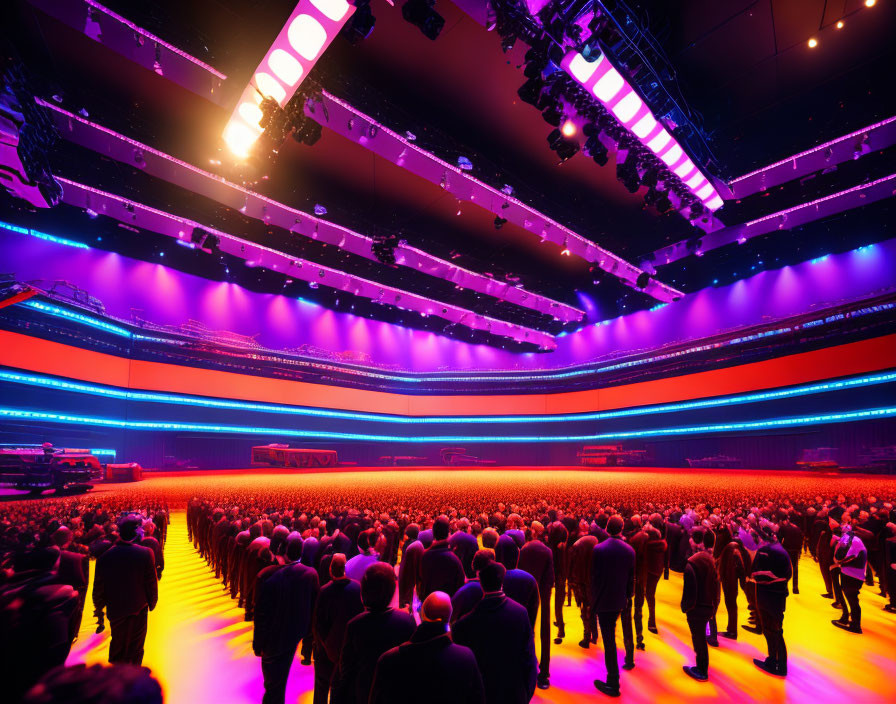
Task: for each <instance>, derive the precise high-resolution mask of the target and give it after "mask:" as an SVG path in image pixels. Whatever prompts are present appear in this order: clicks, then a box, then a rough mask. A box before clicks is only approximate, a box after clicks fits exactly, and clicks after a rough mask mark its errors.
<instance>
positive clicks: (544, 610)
mask: <svg viewBox="0 0 896 704" xmlns="http://www.w3.org/2000/svg"><path fill="white" fill-rule="evenodd" d="M551 591H552V590H551V589H548V590H547V593H541V594H540V596H541V604H540V606H539V608H540V610H541V624H540V625H539V631H540V635H541V651H540V653H539V654H540V656H541V659H540V661H539V663H538V674H539V675H541V676H542V677H548V676H550V674H551V616H550V614H551Z"/></svg>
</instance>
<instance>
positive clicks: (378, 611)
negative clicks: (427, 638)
mask: <svg viewBox="0 0 896 704" xmlns="http://www.w3.org/2000/svg"><path fill="white" fill-rule="evenodd" d="M352 559H355V558H352ZM397 583H398V580H397V578H396V576H395V569H394V568H393V567H392V566H391V565H389V564H388V563H386V562H377V563H374V564H372V565H370V566H369V567H368V568H367V570H366V571H365V572H364V576H363V577H361V601H362V602H363V604H364V609H365V610H364V612H363V613H360V614H358V615H357V616H355V617H354V618H353V619H352V620H351V621H349V622H348V624H347V625H346V627H345V640H344V642H343V645H342V652H341V654H340V656H339V664H338V666H337V668H336V673H335V675H334V676H333V686H332V690H331V692H330V704H367V700H368V698H369V697H370V687H371V685H372V684H373V672H374V670H375V669H376V662H377V660H378V659H379V657H380V655H382V654H383V653H385V652H386V651H387V650H389V649H390V648H394V647H395V646H397V645H401V644H402V643H404V642H405V641H407V640H408V639H409V638H410V637H411V636H412V635H413V633H414V629H415V628H416V624H415V623H414V619H413V617H412V616H411V615H410V614H408V613H407V612H406V611H399V610H397V609H393V608H391V607H390V604H391V603H392V597H393V596H394V595H395V588H396V586H397Z"/></svg>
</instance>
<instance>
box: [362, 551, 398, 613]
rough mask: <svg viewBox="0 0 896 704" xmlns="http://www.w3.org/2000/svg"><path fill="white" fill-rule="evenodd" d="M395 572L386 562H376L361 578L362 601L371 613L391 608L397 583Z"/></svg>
mask: <svg viewBox="0 0 896 704" xmlns="http://www.w3.org/2000/svg"><path fill="white" fill-rule="evenodd" d="M397 581H398V580H397V578H396V577H395V570H394V569H393V568H392V566H391V565H389V564H388V563H386V562H374V563H373V564H372V565H370V566H369V567H368V568H367V569H366V570H365V571H364V576H363V577H361V601H362V602H363V603H364V606H366V607H367V608H368V609H370V610H371V611H383V610H385V609H387V608H388V607H389V603H390V602H391V601H392V596H393V595H394V594H395V585H396V583H397Z"/></svg>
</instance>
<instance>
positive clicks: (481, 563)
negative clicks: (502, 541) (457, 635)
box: [451, 548, 495, 626]
mask: <svg viewBox="0 0 896 704" xmlns="http://www.w3.org/2000/svg"><path fill="white" fill-rule="evenodd" d="M494 561H495V553H494V551H493V550H488V549H486V548H483V549H482V550H477V551H476V554H475V555H473V563H472V565H473V569H474V570H475V573H476V576H475V577H473V578H471V579H468V580H467V583H466V584H464V586H462V587H461V588H460V589H458V590H457V592H456V593H455V594H454V596H453V597H451V625H452V626H453V625H454V622H455V621H457V620H458V619H459V618H462V617H463V616H466V615H467V614H468V613H470V612H471V611H472V610H473V609H474V608H476V604H478V603H479V602H480V601H482V585H481V584H480V583H479V570H481V569H482V568H483V567H485V566H486V565H487V564H488V563H489V562H494Z"/></svg>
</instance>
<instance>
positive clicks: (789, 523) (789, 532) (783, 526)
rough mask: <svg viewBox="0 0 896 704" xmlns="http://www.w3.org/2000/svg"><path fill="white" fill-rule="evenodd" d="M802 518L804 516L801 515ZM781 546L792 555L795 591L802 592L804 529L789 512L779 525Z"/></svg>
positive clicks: (796, 592)
mask: <svg viewBox="0 0 896 704" xmlns="http://www.w3.org/2000/svg"><path fill="white" fill-rule="evenodd" d="M799 519H800V520H802V517H801V516H800V517H799ZM778 532H779V534H780V540H781V547H782V548H784V550H785V551H786V552H787V554H788V555H790V564H791V565H792V566H793V593H794V594H799V593H800V572H799V566H800V553H801V552H802V551H803V531H801V530H800V527H799V525H798V524H797V523H795V522H794V521H793V520H792V519H791V517H790V515H789V514H785V516H784V518H783V519H782V520H781V523H780V524H779V527H778Z"/></svg>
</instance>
